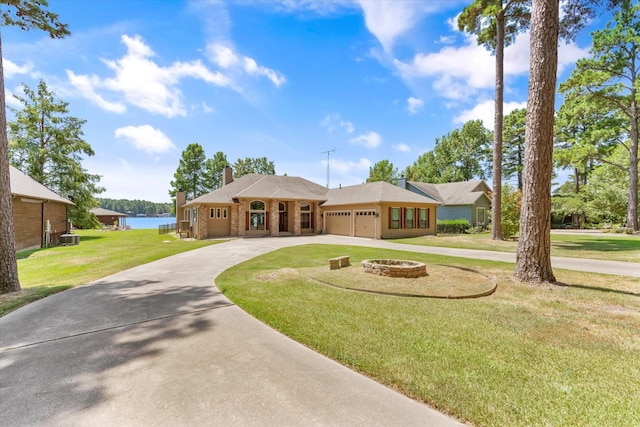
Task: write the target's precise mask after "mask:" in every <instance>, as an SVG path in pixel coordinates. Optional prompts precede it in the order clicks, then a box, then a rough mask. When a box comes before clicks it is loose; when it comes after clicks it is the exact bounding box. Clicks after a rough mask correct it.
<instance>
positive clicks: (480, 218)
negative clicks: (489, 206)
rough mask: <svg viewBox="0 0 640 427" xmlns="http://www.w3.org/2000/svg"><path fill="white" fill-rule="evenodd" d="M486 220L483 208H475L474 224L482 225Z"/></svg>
mask: <svg viewBox="0 0 640 427" xmlns="http://www.w3.org/2000/svg"><path fill="white" fill-rule="evenodd" d="M485 222H486V213H485V209H484V208H476V225H484V224H485Z"/></svg>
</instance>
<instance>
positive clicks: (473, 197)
mask: <svg viewBox="0 0 640 427" xmlns="http://www.w3.org/2000/svg"><path fill="white" fill-rule="evenodd" d="M398 186H399V187H401V188H405V189H407V190H409V191H411V192H413V193H416V194H420V195H423V196H426V197H429V198H431V199H434V200H437V201H439V202H441V203H442V206H440V207H439V208H438V219H439V220H445V219H460V218H462V219H466V220H467V221H469V224H471V225H472V226H474V227H476V226H485V225H487V224H488V223H489V220H490V219H491V218H490V215H489V211H490V210H491V188H489V186H488V185H487V183H486V182H484V181H482V180H475V181H462V182H449V183H446V184H429V183H426V182H417V181H407V179H406V178H404V177H402V178H400V179H398Z"/></svg>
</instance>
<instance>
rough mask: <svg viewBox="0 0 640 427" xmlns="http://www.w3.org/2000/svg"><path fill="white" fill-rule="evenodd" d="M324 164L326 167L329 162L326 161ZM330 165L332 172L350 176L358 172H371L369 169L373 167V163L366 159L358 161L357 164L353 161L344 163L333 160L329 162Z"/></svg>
mask: <svg viewBox="0 0 640 427" xmlns="http://www.w3.org/2000/svg"><path fill="white" fill-rule="evenodd" d="M324 164H325V165H326V164H327V162H326V161H325V162H324ZM329 165H330V168H331V169H330V170H331V172H336V173H339V174H347V175H348V174H351V173H353V172H357V171H366V172H369V168H370V167H371V162H370V161H369V159H366V158H364V157H363V158H361V159H360V160H358V161H357V162H354V161H351V160H348V161H344V160H339V159H331V161H330V162H329Z"/></svg>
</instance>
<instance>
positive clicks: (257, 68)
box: [207, 43, 286, 87]
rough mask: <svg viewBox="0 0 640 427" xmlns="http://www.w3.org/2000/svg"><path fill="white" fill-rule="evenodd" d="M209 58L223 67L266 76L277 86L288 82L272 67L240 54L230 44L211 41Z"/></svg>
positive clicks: (208, 50) (208, 47)
mask: <svg viewBox="0 0 640 427" xmlns="http://www.w3.org/2000/svg"><path fill="white" fill-rule="evenodd" d="M207 52H208V54H209V59H210V60H211V61H212V62H213V63H215V64H216V65H218V66H219V67H221V68H224V69H226V70H234V71H236V72H244V73H247V74H248V75H252V76H262V77H266V78H267V79H269V80H270V81H271V83H273V84H274V85H275V86H276V87H280V86H281V85H282V84H284V83H285V82H286V78H285V77H284V76H283V75H282V74H281V73H279V72H277V71H275V70H272V69H271V68H267V67H264V66H262V65H259V64H258V63H257V62H256V60H255V59H253V58H251V57H248V56H242V57H241V56H239V55H238V54H236V53H235V52H234V51H233V49H231V48H230V47H229V46H225V45H223V44H221V43H211V44H209V45H208V46H207Z"/></svg>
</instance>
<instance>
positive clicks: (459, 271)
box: [300, 264, 496, 298]
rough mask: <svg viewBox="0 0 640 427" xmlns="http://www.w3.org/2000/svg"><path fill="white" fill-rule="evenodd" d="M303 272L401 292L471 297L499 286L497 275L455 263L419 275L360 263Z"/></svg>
mask: <svg viewBox="0 0 640 427" xmlns="http://www.w3.org/2000/svg"><path fill="white" fill-rule="evenodd" d="M300 273H301V274H305V275H306V276H308V277H310V278H311V279H313V280H315V281H318V282H321V283H324V284H327V285H331V286H335V287H340V288H344V289H350V290H358V291H363V292H374V293H381V294H389V295H398V296H415V297H432V298H471V297H478V296H485V295H488V294H491V293H493V291H495V288H496V281H495V280H494V278H492V277H489V276H486V275H484V274H482V273H480V272H478V271H476V270H472V269H468V268H460V267H456V266H451V265H427V273H428V276H424V277H416V278H404V277H397V278H396V277H384V276H377V275H372V274H368V273H365V272H364V270H363V268H362V267H361V266H359V265H357V264H356V265H353V266H351V267H346V268H341V269H339V270H328V269H327V268H326V267H314V268H308V269H301V270H300Z"/></svg>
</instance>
